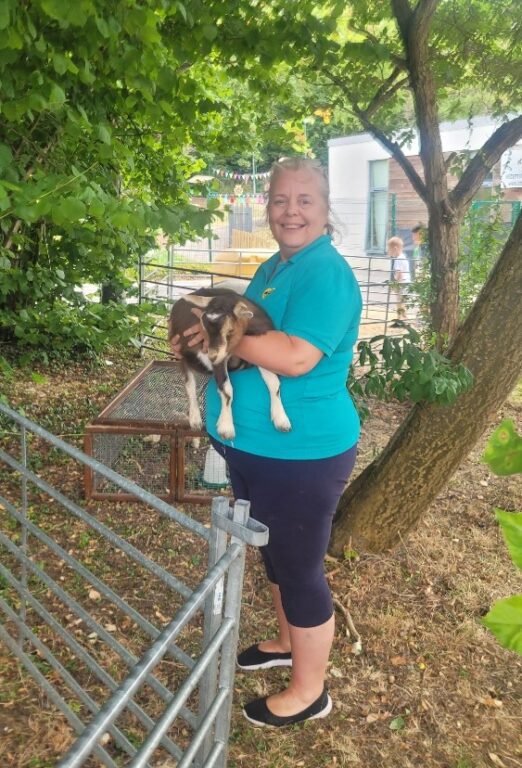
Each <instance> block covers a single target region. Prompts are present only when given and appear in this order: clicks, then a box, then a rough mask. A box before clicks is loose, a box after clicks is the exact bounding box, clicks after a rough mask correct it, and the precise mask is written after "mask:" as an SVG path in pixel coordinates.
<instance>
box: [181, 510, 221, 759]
mask: <svg viewBox="0 0 522 768" xmlns="http://www.w3.org/2000/svg"><path fill="white" fill-rule="evenodd" d="M228 512H229V503H228V500H227V499H225V498H224V497H223V496H219V497H217V498H215V499H213V500H212V508H211V521H212V525H211V529H210V533H211V537H210V543H209V553H208V568H209V570H210V569H211V568H213V566H214V565H215V563H217V561H218V560H219V558H220V557H221V556H222V555H223V553H224V552H225V550H226V546H227V534H226V533H225V531H224V530H223V529H222V528H219V527H218V526H217V525H216V524H215V519H216V517H217V516H224V517H228ZM224 588H225V585H224V580H223V579H221V581H219V582H218V583H217V584H216V586H215V588H214V590H213V591H212V593H211V594H210V595H209V597H208V598H207V600H206V602H205V610H204V626H203V647H205V646H206V644H207V643H208V642H210V638H211V637H213V636H214V634H215V633H216V631H217V628H218V627H219V625H220V623H221V621H222V616H223V592H224ZM217 674H218V657H217V655H216V656H215V657H214V659H213V661H212V663H211V664H210V665H209V667H208V669H207V671H206V673H205V676H204V678H203V680H202V683H201V688H200V694H199V716H200V718H201V722H202V721H203V718H204V716H205V713H206V712H207V710H208V708H209V706H210V703H211V702H212V701H213V700H214V698H215V695H216V690H217ZM211 746H212V742H211V734H207V736H206V739H205V744H204V747H203V750H202V754H201V755H199V756H198V759H197V760H196V766H199V765H201V762H202V758H203V756H204V755H205V754H208V752H209V751H210V748H211ZM178 768H179V767H178Z"/></svg>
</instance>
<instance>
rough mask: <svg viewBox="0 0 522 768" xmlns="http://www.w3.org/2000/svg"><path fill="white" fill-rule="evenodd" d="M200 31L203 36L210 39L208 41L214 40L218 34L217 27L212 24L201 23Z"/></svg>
mask: <svg viewBox="0 0 522 768" xmlns="http://www.w3.org/2000/svg"><path fill="white" fill-rule="evenodd" d="M201 31H202V32H203V37H205V38H206V39H207V40H210V42H212V40H215V39H216V37H217V35H218V28H217V27H216V26H215V25H214V24H203V27H202V28H201Z"/></svg>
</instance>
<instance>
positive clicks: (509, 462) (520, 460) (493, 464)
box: [482, 419, 522, 475]
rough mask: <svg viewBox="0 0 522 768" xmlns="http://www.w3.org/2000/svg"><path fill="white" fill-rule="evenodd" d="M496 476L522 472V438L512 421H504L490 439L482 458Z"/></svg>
mask: <svg viewBox="0 0 522 768" xmlns="http://www.w3.org/2000/svg"><path fill="white" fill-rule="evenodd" d="M482 461H484V462H485V463H486V464H488V466H489V467H490V468H491V471H492V472H494V473H495V474H496V475H515V474H518V473H520V472H522V437H519V435H518V434H517V432H516V430H515V426H514V424H513V422H512V421H511V419H504V421H503V422H502V423H501V424H500V426H499V427H497V429H496V430H495V431H494V432H493V434H492V435H491V437H490V438H489V441H488V444H487V445H486V450H485V451H484V454H483V456H482Z"/></svg>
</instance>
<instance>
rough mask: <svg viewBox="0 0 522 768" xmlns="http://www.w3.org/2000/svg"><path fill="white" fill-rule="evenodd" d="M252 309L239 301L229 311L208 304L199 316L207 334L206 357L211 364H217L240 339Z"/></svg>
mask: <svg viewBox="0 0 522 768" xmlns="http://www.w3.org/2000/svg"><path fill="white" fill-rule="evenodd" d="M251 317H253V313H252V311H251V310H250V309H249V308H248V307H247V306H246V304H244V303H243V302H241V301H239V302H237V304H236V305H235V306H234V307H233V308H232V310H229V311H225V312H223V311H220V310H216V311H213V309H212V307H211V306H209V307H208V308H207V310H206V311H205V312H204V313H203V315H202V316H201V324H202V326H203V328H204V330H205V331H206V333H207V335H208V353H207V354H208V357H209V360H210V362H211V363H212V364H213V365H218V364H219V363H221V362H223V360H225V359H226V358H227V357H230V355H231V354H232V351H233V350H234V349H235V347H236V346H237V345H238V344H239V342H240V341H241V339H242V337H243V335H244V333H245V330H246V328H247V325H248V321H249V320H250V318H251Z"/></svg>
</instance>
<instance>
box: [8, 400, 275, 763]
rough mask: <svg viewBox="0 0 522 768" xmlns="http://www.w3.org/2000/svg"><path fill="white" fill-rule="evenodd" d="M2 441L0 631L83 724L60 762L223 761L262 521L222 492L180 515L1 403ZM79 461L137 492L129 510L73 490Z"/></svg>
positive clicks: (264, 533)
mask: <svg viewBox="0 0 522 768" xmlns="http://www.w3.org/2000/svg"><path fill="white" fill-rule="evenodd" d="M0 445H1V446H2V448H1V449H0V555H1V557H0V560H1V562H0V607H1V608H2V610H3V612H4V614H5V616H4V622H3V623H2V624H0V639H1V640H2V641H3V642H4V643H5V645H6V646H7V647H8V648H9V649H10V650H11V652H12V653H13V654H14V655H16V656H17V657H18V658H19V659H20V661H21V662H22V663H23V664H24V666H25V667H26V668H27V670H28V671H29V672H30V673H31V675H32V676H33V677H34V678H35V680H36V681H37V682H38V684H39V685H40V686H41V688H42V689H43V690H44V692H45V693H46V695H47V696H48V698H49V699H50V700H51V701H52V702H53V703H54V705H56V707H58V708H59V709H60V710H61V712H62V713H63V714H64V715H65V717H66V718H67V720H68V722H69V723H70V725H71V726H72V728H73V729H74V731H75V732H76V733H77V734H78V735H79V736H78V738H77V739H76V741H74V743H73V744H72V746H71V747H70V749H69V751H68V752H67V754H66V755H65V756H64V757H63V758H62V759H61V760H60V762H59V763H58V765H59V766H60V768H73V766H81V765H83V764H84V763H85V762H86V761H87V760H89V765H99V764H102V765H105V766H111V768H116V767H117V766H121V765H122V764H123V765H128V766H132V768H138V766H140V767H142V766H167V765H168V766H172V765H176V766H177V768H187V767H188V766H200V767H201V768H203V766H205V768H210V767H211V766H220V767H221V768H222V767H223V766H225V765H226V759H227V741H228V734H229V728H230V715H231V705H232V692H233V678H234V666H235V655H236V649H237V631H238V622H239V613H240V604H241V592H242V582H243V571H244V559H245V545H246V544H253V545H256V546H261V545H263V544H265V543H266V542H267V540H268V530H267V528H266V527H265V526H262V525H261V524H259V523H257V522H256V521H255V520H252V519H251V518H249V516H248V514H249V505H248V503H247V502H244V501H238V502H236V503H235V505H234V507H233V508H230V507H229V501H228V500H227V499H225V498H218V499H214V501H213V504H212V510H211V514H210V516H208V512H206V513H205V511H204V510H198V514H200V515H201V516H202V517H203V519H202V520H197V519H193V518H191V517H188V516H187V515H186V514H183V513H182V512H180V511H179V510H177V509H175V508H174V507H172V506H170V505H169V504H167V503H166V502H163V501H161V500H159V499H158V498H156V497H155V496H153V495H152V494H150V493H148V492H146V491H144V490H143V489H141V488H140V487H139V486H137V485H135V484H134V483H132V482H130V481H128V480H126V479H125V478H123V477H121V476H120V475H118V474H117V473H115V472H113V471H112V470H110V469H108V468H107V467H105V466H104V465H103V464H101V463H100V462H98V461H96V460H94V459H92V458H90V457H88V456H86V455H85V454H83V453H82V452H81V451H80V450H78V449H76V448H75V447H73V446H71V445H69V444H67V443H66V442H64V441H63V440H61V439H60V438H58V437H56V436H54V435H52V434H50V433H49V432H47V431H46V430H45V429H43V428H42V427H40V426H38V425H37V424H35V423H33V422H31V421H29V420H28V419H27V418H25V417H24V416H22V415H20V414H18V413H17V412H15V411H13V410H12V409H10V408H8V407H6V406H5V405H3V404H2V403H0ZM85 466H88V467H90V468H91V469H92V470H94V471H96V472H98V473H100V474H102V475H104V476H105V477H106V478H107V479H108V480H109V481H110V482H111V483H114V484H116V485H118V486H120V487H121V488H122V489H123V490H124V491H125V492H126V493H132V494H133V495H135V496H136V497H137V498H139V499H140V500H141V501H142V502H145V505H132V506H133V509H135V510H136V509H139V510H140V512H139V514H140V520H139V521H138V523H135V524H134V525H129V524H128V518H127V516H128V514H130V512H129V510H128V505H127V506H125V505H124V504H121V503H120V504H108V503H107V502H103V503H101V502H98V503H95V502H90V503H89V504H86V503H84V502H83V503H82V501H81V496H82V494H81V488H82V486H83V484H82V482H81V471H82V469H83V467H85ZM57 467H58V468H59V471H58V472H57ZM135 514H136V513H135ZM205 514H206V515H207V517H208V519H206V518H205V517H204V515H205ZM142 520H143V524H142V522H141V521H142ZM202 547H203V550H204V552H202ZM175 566H178V567H175ZM174 571H176V572H177V571H182V574H183V579H181V578H178V576H177V575H174ZM187 582H188V583H187ZM91 755H92V756H93V757H91V758H90V759H89V757H90V756H91ZM94 758H96V759H97V760H95V759H94ZM173 760H174V762H173ZM122 761H123V762H122Z"/></svg>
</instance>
